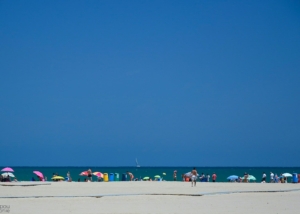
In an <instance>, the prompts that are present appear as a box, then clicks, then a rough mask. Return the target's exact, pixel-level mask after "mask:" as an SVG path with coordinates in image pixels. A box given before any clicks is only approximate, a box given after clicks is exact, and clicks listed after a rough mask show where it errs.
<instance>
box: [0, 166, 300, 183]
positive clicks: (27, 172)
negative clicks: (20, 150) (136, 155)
mask: <svg viewBox="0 0 300 214" xmlns="http://www.w3.org/2000/svg"><path fill="white" fill-rule="evenodd" d="M4 167H6V166H3V167H1V169H2V168H4ZM12 168H13V170H14V175H15V176H16V178H17V179H18V180H19V181H30V180H31V178H32V177H34V178H35V179H37V177H36V176H35V174H33V171H40V172H42V173H43V174H44V176H45V177H47V180H48V181H51V177H52V174H53V173H58V174H59V175H60V176H63V177H66V175H67V172H68V171H70V174H71V177H72V179H73V181H78V179H80V180H81V181H83V180H84V178H85V177H84V176H80V175H79V174H80V173H81V172H83V171H86V170H88V169H91V170H92V171H93V172H96V171H99V172H102V173H119V174H120V179H121V177H122V174H123V173H126V171H130V172H132V173H133V174H134V177H135V178H143V177H146V176H149V177H151V178H154V176H155V175H160V176H162V177H163V179H164V180H167V181H172V180H173V172H174V170H177V180H178V181H181V175H182V174H184V173H187V172H190V171H191V170H192V167H139V168H137V167H100V166H99V167H68V166H65V167H20V166H19V167H12ZM196 169H197V171H198V173H199V174H201V173H204V174H209V175H210V176H211V175H212V174H213V173H216V174H217V182H227V180H226V178H227V177H228V176H230V175H238V176H243V174H244V173H245V172H247V173H248V174H250V175H253V176H254V177H256V179H257V181H256V182H260V180H261V177H262V173H263V172H266V174H267V178H268V179H267V181H269V176H270V172H273V173H274V174H277V175H278V176H279V175H280V174H281V173H286V172H288V173H291V174H292V173H294V172H296V173H300V167H196ZM163 173H165V174H166V175H163ZM93 178H94V179H93V180H96V177H95V176H94V177H93Z"/></svg>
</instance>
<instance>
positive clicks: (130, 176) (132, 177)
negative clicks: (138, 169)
mask: <svg viewBox="0 0 300 214" xmlns="http://www.w3.org/2000/svg"><path fill="white" fill-rule="evenodd" d="M127 174H128V175H129V178H130V181H133V179H134V176H133V174H132V173H131V172H128V171H127Z"/></svg>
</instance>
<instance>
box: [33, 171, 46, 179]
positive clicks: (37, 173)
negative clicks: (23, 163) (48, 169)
mask: <svg viewBox="0 0 300 214" xmlns="http://www.w3.org/2000/svg"><path fill="white" fill-rule="evenodd" d="M33 173H34V174H36V175H37V176H39V177H41V178H44V175H43V173H41V172H39V171H33Z"/></svg>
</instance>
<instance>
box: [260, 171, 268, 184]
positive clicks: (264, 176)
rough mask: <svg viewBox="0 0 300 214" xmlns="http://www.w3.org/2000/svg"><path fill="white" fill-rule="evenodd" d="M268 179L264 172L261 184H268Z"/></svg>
mask: <svg viewBox="0 0 300 214" xmlns="http://www.w3.org/2000/svg"><path fill="white" fill-rule="evenodd" d="M266 178H267V175H266V173H265V172H263V175H262V178H261V182H262V183H266Z"/></svg>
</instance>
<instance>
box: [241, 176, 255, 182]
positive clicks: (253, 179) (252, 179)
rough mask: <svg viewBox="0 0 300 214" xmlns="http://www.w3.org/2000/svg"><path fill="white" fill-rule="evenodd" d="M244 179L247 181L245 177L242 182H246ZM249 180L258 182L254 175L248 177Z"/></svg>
mask: <svg viewBox="0 0 300 214" xmlns="http://www.w3.org/2000/svg"><path fill="white" fill-rule="evenodd" d="M244 179H245V177H242V180H244ZM247 180H249V181H256V178H255V177H254V176H253V175H248V178H247Z"/></svg>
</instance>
